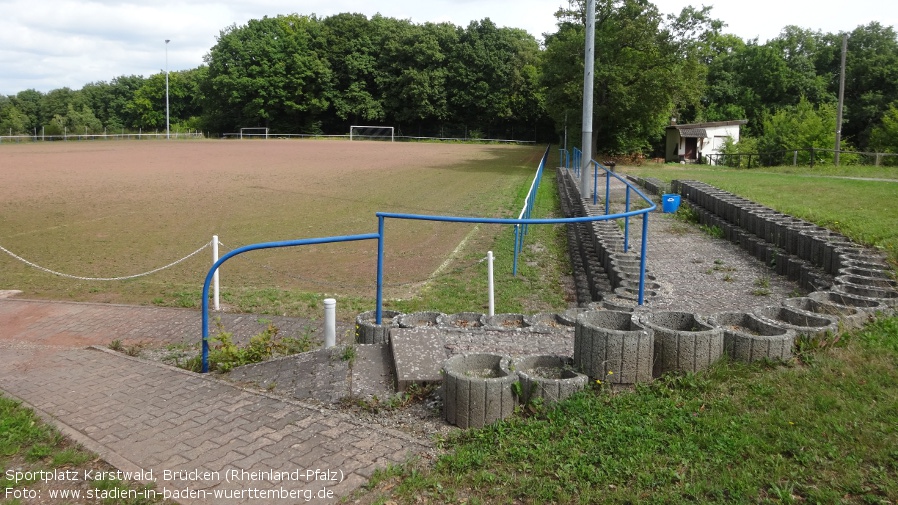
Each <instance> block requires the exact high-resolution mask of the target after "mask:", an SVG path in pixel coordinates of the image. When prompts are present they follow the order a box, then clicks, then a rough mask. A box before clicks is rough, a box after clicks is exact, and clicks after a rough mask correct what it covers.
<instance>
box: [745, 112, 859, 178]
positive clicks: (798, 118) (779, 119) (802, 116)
mask: <svg viewBox="0 0 898 505" xmlns="http://www.w3.org/2000/svg"><path fill="white" fill-rule="evenodd" d="M835 142H836V107H835V105H833V104H831V103H825V104H820V105H819V106H816V107H815V106H814V104H812V103H811V102H810V101H809V100H808V99H807V98H805V97H801V98H800V100H799V102H798V104H797V105H794V106H789V107H783V108H781V109H779V110H777V111H776V112H775V113H773V114H771V115H770V116H768V117H766V118H765V119H764V134H763V135H762V136H761V137H760V138H759V139H758V149H759V151H760V152H761V153H764V155H765V156H764V163H765V164H766V165H779V164H791V163H792V161H793V150H795V149H799V150H802V151H800V152H799V161H801V162H803V163H808V162H809V161H810V159H811V158H810V157H811V153H810V151H809V150H807V148H814V149H820V150H828V151H829V152H819V153H816V154H814V159H815V160H817V161H822V160H824V159H829V160H831V159H832V157H833V155H832V149H833V147H834V146H835ZM842 149H844V150H851V146H850V145H848V143H847V142H846V143H844V145H843V146H842ZM768 153H769V154H768Z"/></svg>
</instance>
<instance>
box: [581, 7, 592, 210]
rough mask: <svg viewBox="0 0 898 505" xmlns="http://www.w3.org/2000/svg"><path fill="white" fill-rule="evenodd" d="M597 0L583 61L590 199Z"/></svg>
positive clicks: (585, 184)
mask: <svg viewBox="0 0 898 505" xmlns="http://www.w3.org/2000/svg"><path fill="white" fill-rule="evenodd" d="M595 45H596V0H588V1H587V8H586V50H585V51H584V53H585V54H584V59H583V144H582V146H581V147H580V150H581V151H583V158H582V159H581V160H580V197H581V198H589V166H590V162H591V161H592V155H593V153H592V119H593V99H592V93H593V83H594V81H595V73H594V72H595Z"/></svg>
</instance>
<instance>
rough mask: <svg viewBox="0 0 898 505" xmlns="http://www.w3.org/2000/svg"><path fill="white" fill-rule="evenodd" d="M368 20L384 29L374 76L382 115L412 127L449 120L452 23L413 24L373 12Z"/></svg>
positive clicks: (454, 41) (454, 33) (455, 34)
mask: <svg viewBox="0 0 898 505" xmlns="http://www.w3.org/2000/svg"><path fill="white" fill-rule="evenodd" d="M372 24H373V25H374V26H376V28H375V30H376V31H379V32H382V33H384V34H385V36H384V38H383V42H382V44H383V49H382V51H381V53H380V57H379V59H378V74H377V77H376V78H375V81H376V83H377V86H378V89H379V90H380V94H381V96H383V103H384V110H385V115H386V117H387V120H388V121H395V122H397V123H398V124H399V126H400V127H403V126H407V127H412V126H414V127H417V128H421V127H422V125H423V123H440V122H442V121H446V120H449V119H450V118H451V117H452V115H451V113H450V107H449V101H448V100H449V98H448V96H449V88H448V84H447V80H448V78H449V73H450V71H449V68H448V63H449V54H450V52H451V50H452V48H453V47H454V46H455V44H457V41H458V28H457V27H456V26H455V25H452V24H451V23H441V24H433V23H427V24H424V25H413V24H411V23H410V22H408V21H402V20H396V19H391V18H383V17H379V16H375V17H374V18H373V19H372ZM419 133H420V130H419Z"/></svg>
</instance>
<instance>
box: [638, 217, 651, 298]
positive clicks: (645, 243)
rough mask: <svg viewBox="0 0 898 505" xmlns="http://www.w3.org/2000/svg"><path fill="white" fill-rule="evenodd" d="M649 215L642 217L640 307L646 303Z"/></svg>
mask: <svg viewBox="0 0 898 505" xmlns="http://www.w3.org/2000/svg"><path fill="white" fill-rule="evenodd" d="M648 237H649V213H648V212H646V213H644V214H643V215H642V249H641V252H640V258H639V305H643V304H644V303H645V257H646V254H647V253H648Z"/></svg>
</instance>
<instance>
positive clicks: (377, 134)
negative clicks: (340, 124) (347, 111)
mask: <svg viewBox="0 0 898 505" xmlns="http://www.w3.org/2000/svg"><path fill="white" fill-rule="evenodd" d="M395 139H396V137H395V136H394V134H393V127H392V126H350V127H349V140H385V141H387V142H393V141H394V140H395Z"/></svg>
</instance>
